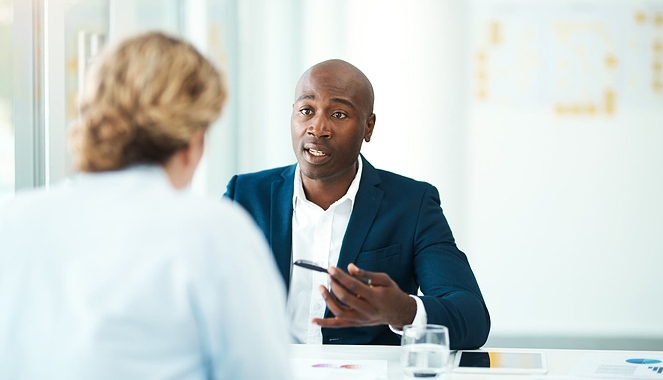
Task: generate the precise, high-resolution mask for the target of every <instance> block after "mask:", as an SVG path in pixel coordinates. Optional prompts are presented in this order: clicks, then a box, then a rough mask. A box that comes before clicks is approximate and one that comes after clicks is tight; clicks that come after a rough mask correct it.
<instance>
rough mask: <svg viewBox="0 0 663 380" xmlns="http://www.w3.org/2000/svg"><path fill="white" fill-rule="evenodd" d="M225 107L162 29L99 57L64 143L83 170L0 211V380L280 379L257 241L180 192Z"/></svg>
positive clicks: (282, 354) (268, 266)
mask: <svg viewBox="0 0 663 380" xmlns="http://www.w3.org/2000/svg"><path fill="white" fill-rule="evenodd" d="M225 99H226V90H225V87H224V84H223V81H222V79H221V77H220V75H219V73H218V72H217V70H216V69H215V68H214V66H213V65H212V64H211V63H210V62H209V61H208V60H207V59H205V58H204V57H203V56H202V55H201V54H200V53H198V52H197V51H196V50H195V49H194V48H193V47H192V46H191V45H190V44H188V43H186V42H184V41H181V40H179V39H177V38H173V37H170V36H167V35H164V34H162V33H157V32H152V33H147V34H142V35H138V36H135V37H132V38H129V39H126V40H124V41H122V42H120V43H119V44H118V45H116V46H114V47H113V48H112V49H109V50H107V51H105V52H104V53H103V54H102V55H101V56H99V57H98V59H97V60H96V61H95V63H94V65H93V67H92V68H91V71H90V74H89V76H88V77H87V79H86V86H85V88H84V91H83V94H82V97H81V105H80V120H79V122H78V123H77V125H75V126H74V127H72V133H71V136H70V137H71V141H70V143H71V146H72V147H73V151H74V155H75V157H76V162H77V166H78V169H80V171H81V172H82V173H80V174H79V175H77V176H76V177H74V178H73V179H72V180H70V181H68V182H66V183H63V184H60V185H58V186H54V187H52V188H51V189H50V190H49V191H44V190H35V191H32V192H29V193H25V194H19V195H18V196H17V197H16V198H15V200H14V201H12V202H11V203H9V204H6V205H4V206H2V207H0V358H1V359H0V362H2V364H1V365H0V379H37V378H49V379H54V378H58V379H132V378H136V379H212V378H214V379H257V378H265V379H267V378H269V379H281V378H284V377H285V374H286V371H287V366H288V359H287V348H288V345H287V343H288V337H287V333H286V332H287V328H286V326H285V322H284V320H285V318H284V315H285V312H284V305H285V296H284V294H285V291H284V289H283V286H282V280H281V279H280V278H279V277H278V275H277V274H276V273H277V272H276V269H275V267H274V264H273V262H272V258H271V255H270V253H269V251H268V248H267V245H266V243H265V242H264V238H263V237H262V234H261V233H260V232H259V231H258V230H257V228H256V227H255V226H254V224H253V222H252V221H251V219H250V217H248V216H247V215H246V214H245V213H244V212H243V211H242V210H241V209H239V207H238V206H234V205H232V204H231V203H230V201H227V200H222V201H221V202H219V201H212V200H205V199H199V198H196V197H194V196H192V195H190V194H189V193H187V192H185V191H182V189H184V188H185V187H186V186H187V184H188V183H189V182H190V181H191V178H192V176H193V173H194V170H195V169H196V166H197V165H198V162H199V161H200V158H201V155H202V153H203V147H204V137H205V132H206V131H207V129H208V127H209V126H210V124H211V123H212V122H213V121H214V120H215V119H216V118H217V117H218V116H219V114H220V112H221V108H222V106H223V103H224V101H225ZM265 310H268V311H269V313H265V312H264V311H265ZM256 363H258V364H256Z"/></svg>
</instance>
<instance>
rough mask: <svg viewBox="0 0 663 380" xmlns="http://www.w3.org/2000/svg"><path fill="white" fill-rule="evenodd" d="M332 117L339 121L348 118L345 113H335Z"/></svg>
mask: <svg viewBox="0 0 663 380" xmlns="http://www.w3.org/2000/svg"><path fill="white" fill-rule="evenodd" d="M332 117H335V118H337V119H345V118H346V117H347V116H346V115H345V114H344V113H343V112H334V113H333V114H332Z"/></svg>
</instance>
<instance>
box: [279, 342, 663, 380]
mask: <svg viewBox="0 0 663 380" xmlns="http://www.w3.org/2000/svg"><path fill="white" fill-rule="evenodd" d="M483 350H489V348H484V349H483ZM509 350H510V351H511V350H512V351H523V352H532V351H541V352H544V353H545V354H546V358H547V361H548V373H547V374H546V375H513V374H504V375H494V374H491V375H477V374H467V373H464V374H460V373H453V372H452V373H451V375H450V376H447V377H446V379H454V380H464V379H479V380H481V379H514V378H517V379H522V380H526V379H531V378H536V379H539V378H551V379H552V378H555V379H559V378H560V377H567V376H569V375H570V374H571V370H572V369H573V367H574V365H575V364H576V362H577V361H578V360H579V359H581V358H582V357H583V356H584V355H585V354H587V353H624V354H629V355H630V356H633V357H648V356H655V357H661V356H662V355H663V352H661V351H612V350H610V351H608V350H606V351H596V350H560V349H515V348H514V349H509ZM400 353H401V350H400V347H399V346H351V345H302V344H293V345H291V357H292V358H295V359H328V360H336V359H341V360H387V361H388V364H389V379H403V378H404V376H403V372H402V369H401V364H400ZM452 360H453V357H452V358H451V359H450V361H452Z"/></svg>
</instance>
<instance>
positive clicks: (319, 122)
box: [306, 116, 331, 138]
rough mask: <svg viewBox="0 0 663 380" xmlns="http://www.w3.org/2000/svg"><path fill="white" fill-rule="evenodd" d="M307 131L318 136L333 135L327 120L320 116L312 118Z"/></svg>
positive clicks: (327, 136) (326, 136)
mask: <svg viewBox="0 0 663 380" xmlns="http://www.w3.org/2000/svg"><path fill="white" fill-rule="evenodd" d="M306 133H308V134H309V135H311V136H315V137H317V138H329V137H331V130H330V129H329V128H328V126H327V122H326V120H325V119H324V117H320V116H318V117H315V118H313V119H312V120H311V124H309V126H308V128H306Z"/></svg>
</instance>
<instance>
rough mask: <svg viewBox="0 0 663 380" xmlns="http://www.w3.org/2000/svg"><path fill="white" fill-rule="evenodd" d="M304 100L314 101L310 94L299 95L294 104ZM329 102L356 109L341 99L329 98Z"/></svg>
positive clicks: (350, 103) (313, 96)
mask: <svg viewBox="0 0 663 380" xmlns="http://www.w3.org/2000/svg"><path fill="white" fill-rule="evenodd" d="M305 99H306V100H315V95H312V94H303V95H301V96H300V97H298V98H297V100H295V103H296V102H299V101H302V100H305ZM331 101H332V102H334V103H341V104H345V105H346V106H348V107H351V108H353V109H356V108H357V107H355V105H354V104H352V102H350V101H349V100H347V99H343V98H331Z"/></svg>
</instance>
